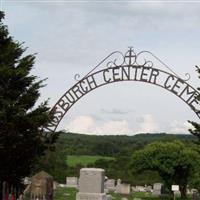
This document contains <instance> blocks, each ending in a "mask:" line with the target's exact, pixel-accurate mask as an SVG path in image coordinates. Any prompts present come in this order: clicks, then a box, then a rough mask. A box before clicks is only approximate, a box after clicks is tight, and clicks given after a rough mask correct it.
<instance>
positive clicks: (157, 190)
mask: <svg viewBox="0 0 200 200" xmlns="http://www.w3.org/2000/svg"><path fill="white" fill-rule="evenodd" d="M162 186H163V184H162V183H154V184H153V193H152V195H153V196H160V195H161V192H162Z"/></svg>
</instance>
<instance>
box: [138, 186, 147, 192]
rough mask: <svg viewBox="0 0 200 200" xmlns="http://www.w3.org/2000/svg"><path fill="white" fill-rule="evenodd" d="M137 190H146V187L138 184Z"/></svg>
mask: <svg viewBox="0 0 200 200" xmlns="http://www.w3.org/2000/svg"><path fill="white" fill-rule="evenodd" d="M136 191H137V192H146V188H145V187H144V186H140V185H137V186H136Z"/></svg>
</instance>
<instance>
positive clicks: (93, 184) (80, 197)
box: [76, 168, 106, 200]
mask: <svg viewBox="0 0 200 200" xmlns="http://www.w3.org/2000/svg"><path fill="white" fill-rule="evenodd" d="M104 174H105V171H104V169H100V168H82V169H81V170H80V179H79V192H78V193H77V194H76V200H106V194H105V193H104V179H105V175H104Z"/></svg>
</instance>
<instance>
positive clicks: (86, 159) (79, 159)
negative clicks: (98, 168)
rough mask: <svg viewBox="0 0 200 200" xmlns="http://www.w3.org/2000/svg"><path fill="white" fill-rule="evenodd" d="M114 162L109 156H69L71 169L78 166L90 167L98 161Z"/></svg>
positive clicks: (68, 162)
mask: <svg viewBox="0 0 200 200" xmlns="http://www.w3.org/2000/svg"><path fill="white" fill-rule="evenodd" d="M100 159H103V160H113V159H114V158H112V157H108V156H90V155H80V156H78V155H69V156H67V164H68V165H69V166H70V167H75V166H76V165H77V164H81V165H83V166H85V167H86V166H88V165H90V164H93V163H95V162H96V161H97V160H100Z"/></svg>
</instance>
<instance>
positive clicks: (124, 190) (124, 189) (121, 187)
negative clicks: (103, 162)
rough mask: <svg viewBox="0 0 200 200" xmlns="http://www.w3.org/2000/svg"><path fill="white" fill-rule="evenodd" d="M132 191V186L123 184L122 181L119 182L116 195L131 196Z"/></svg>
mask: <svg viewBox="0 0 200 200" xmlns="http://www.w3.org/2000/svg"><path fill="white" fill-rule="evenodd" d="M130 191H131V186H130V184H126V183H121V179H118V180H117V185H116V193H119V194H130Z"/></svg>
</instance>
